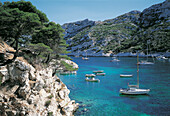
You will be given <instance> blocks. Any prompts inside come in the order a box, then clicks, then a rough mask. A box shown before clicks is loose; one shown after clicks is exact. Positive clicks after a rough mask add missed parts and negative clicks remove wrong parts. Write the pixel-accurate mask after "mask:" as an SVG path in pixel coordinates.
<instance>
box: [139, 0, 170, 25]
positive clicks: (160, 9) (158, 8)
mask: <svg viewBox="0 0 170 116" xmlns="http://www.w3.org/2000/svg"><path fill="white" fill-rule="evenodd" d="M139 21H140V24H141V26H142V27H148V26H153V25H155V24H160V23H161V22H163V21H166V22H170V1H169V0H166V1H165V2H163V3H160V4H156V5H153V6H151V7H149V8H147V9H145V10H143V12H142V13H141V15H140V19H139Z"/></svg>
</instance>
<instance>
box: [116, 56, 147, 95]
mask: <svg viewBox="0 0 170 116" xmlns="http://www.w3.org/2000/svg"><path fill="white" fill-rule="evenodd" d="M137 62H138V55H137ZM149 92H150V89H140V88H139V65H138V64H137V85H129V84H128V88H127V89H122V88H121V89H120V91H119V93H120V94H126V95H142V94H148V93H149Z"/></svg>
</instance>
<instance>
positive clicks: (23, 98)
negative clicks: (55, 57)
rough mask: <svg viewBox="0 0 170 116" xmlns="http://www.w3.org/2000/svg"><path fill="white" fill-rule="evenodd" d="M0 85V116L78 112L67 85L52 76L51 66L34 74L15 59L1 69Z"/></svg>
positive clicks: (26, 65)
mask: <svg viewBox="0 0 170 116" xmlns="http://www.w3.org/2000/svg"><path fill="white" fill-rule="evenodd" d="M1 47H2V46H1ZM2 48H3V47H2ZM8 48H9V47H8ZM3 50H4V51H3ZM2 51H3V52H8V51H9V49H6V48H5V49H1V53H3V52H2ZM0 81H1V85H0V115H1V116H16V115H19V116H25V115H27V116H47V115H48V116H52V115H53V116H61V115H66V116H72V115H73V112H74V111H75V110H76V109H77V108H78V104H77V103H75V101H74V100H71V99H70V98H69V93H70V91H69V90H68V89H67V87H66V85H65V84H64V83H63V82H62V81H61V80H60V79H59V78H58V77H57V76H53V67H52V66H51V67H48V68H45V69H43V68H41V69H39V70H37V69H35V68H34V67H33V66H32V65H30V64H29V63H28V62H27V61H26V60H24V59H23V58H21V57H18V58H17V59H16V60H15V61H14V62H13V63H12V64H9V65H7V66H2V67H0Z"/></svg>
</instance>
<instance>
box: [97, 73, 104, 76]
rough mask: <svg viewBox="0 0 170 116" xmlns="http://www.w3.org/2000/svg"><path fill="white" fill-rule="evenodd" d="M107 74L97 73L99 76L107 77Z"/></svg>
mask: <svg viewBox="0 0 170 116" xmlns="http://www.w3.org/2000/svg"><path fill="white" fill-rule="evenodd" d="M105 74H106V73H96V75H98V76H105Z"/></svg>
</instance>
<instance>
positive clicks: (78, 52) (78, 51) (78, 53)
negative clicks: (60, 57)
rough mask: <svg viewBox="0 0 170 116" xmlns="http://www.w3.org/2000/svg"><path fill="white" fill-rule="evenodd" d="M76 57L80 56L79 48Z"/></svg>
mask: <svg viewBox="0 0 170 116" xmlns="http://www.w3.org/2000/svg"><path fill="white" fill-rule="evenodd" d="M75 57H79V48H78V50H77V55H75Z"/></svg>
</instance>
